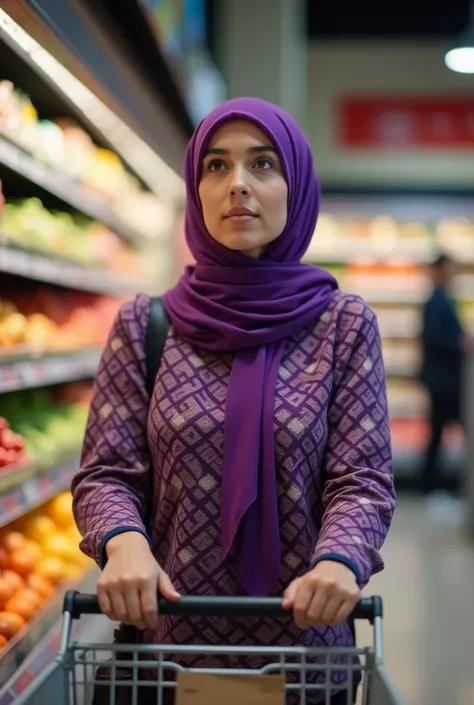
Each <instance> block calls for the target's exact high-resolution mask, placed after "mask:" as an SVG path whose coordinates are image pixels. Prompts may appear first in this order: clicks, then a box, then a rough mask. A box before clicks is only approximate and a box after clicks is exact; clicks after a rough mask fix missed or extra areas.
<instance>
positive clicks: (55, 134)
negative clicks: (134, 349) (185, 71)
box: [0, 0, 192, 705]
mask: <svg viewBox="0 0 474 705" xmlns="http://www.w3.org/2000/svg"><path fill="white" fill-rule="evenodd" d="M99 5H100V3H86V2H82V0H77V1H74V2H70V1H69V0H65V1H64V3H61V7H60V8H59V7H58V6H56V4H54V3H53V4H51V3H36V4H35V6H34V7H33V6H32V5H31V4H29V5H28V8H26V3H23V2H21V1H20V0H8V2H7V3H6V5H5V6H4V5H3V4H2V8H1V9H0V65H1V66H2V71H1V75H0V81H6V82H7V83H3V84H2V85H1V88H2V89H3V92H1V93H0V102H1V101H3V102H1V103H0V108H1V110H0V169H1V172H2V175H1V178H2V181H3V191H4V194H5V197H6V199H7V208H6V210H5V217H4V221H3V228H2V224H1V223H0V453H1V454H2V455H0V557H2V556H3V561H4V562H3V563H2V566H1V567H0V578H2V577H3V578H4V579H5V580H6V576H7V571H6V567H8V566H9V567H10V568H11V570H10V572H12V573H14V572H15V570H16V568H15V566H17V568H18V569H17V573H16V574H17V577H18V576H20V577H21V576H23V577H24V578H25V579H26V578H28V579H29V578H30V577H32V578H33V577H34V578H36V579H38V578H43V579H44V580H46V581H47V579H48V577H49V578H50V584H51V585H55V586H57V589H56V591H55V594H54V596H53V597H52V598H51V599H49V600H48V602H47V603H46V604H44V606H42V607H40V608H39V611H37V612H36V613H35V614H34V616H31V614H30V615H27V614H26V613H25V612H24V611H23V613H22V612H21V610H20V608H19V607H18V611H16V610H15V608H14V606H13V604H10V600H9V599H7V597H4V598H2V599H4V601H5V604H9V605H10V609H11V611H12V613H13V616H15V615H16V616H17V624H18V616H23V617H24V619H26V620H27V623H26V626H25V627H24V628H23V629H21V631H20V632H18V633H17V634H16V635H15V636H13V637H12V636H11V633H8V634H7V632H5V633H2V641H1V643H0V705H9V704H10V703H12V702H15V701H16V699H17V697H18V695H19V694H20V693H21V692H23V691H24V689H25V687H26V686H27V685H28V684H29V683H30V682H31V681H32V679H33V678H35V677H36V676H38V675H39V673H40V672H41V670H43V668H44V667H45V666H46V665H47V664H48V663H50V662H51V661H52V660H53V659H54V657H55V655H56V653H57V650H58V645H59V634H60V615H61V608H62V600H63V595H64V591H65V589H66V588H72V589H79V590H84V591H86V592H93V591H95V583H96V579H97V573H96V571H92V572H91V569H90V565H91V562H90V563H89V568H88V570H86V571H85V573H84V574H83V575H82V577H81V578H79V579H77V580H75V581H74V582H73V583H72V584H71V582H70V581H68V582H66V580H65V579H64V578H65V576H67V575H69V576H70V577H71V576H72V575H76V574H77V573H78V572H80V571H81V570H83V568H82V558H83V557H81V556H80V555H76V554H78V550H77V543H78V538H77V536H76V534H75V533H74V529H73V527H72V525H71V523H70V522H71V521H72V509H71V507H70V504H68V502H70V499H71V498H70V494H68V493H67V491H68V490H69V488H70V485H71V480H72V478H73V475H74V473H75V472H76V471H77V468H78V464H79V454H80V447H79V446H80V437H81V434H83V432H84V431H83V426H84V425H85V419H86V415H87V404H88V401H89V399H90V394H91V388H92V380H93V378H94V376H95V373H96V370H97V366H98V363H99V360H100V355H101V346H102V345H103V344H104V343H105V340H106V337H107V335H108V331H109V330H110V325H111V323H112V320H113V317H114V316H115V315H116V312H117V310H118V308H119V306H120V305H121V303H122V301H123V299H124V298H125V297H131V296H133V295H134V294H135V293H137V292H138V291H148V292H149V293H153V294H159V293H160V292H161V291H162V289H163V288H164V287H166V286H167V285H168V284H169V283H170V282H168V280H167V279H166V277H170V278H171V277H173V278H174V276H175V274H176V273H175V271H174V259H175V254H174V250H173V248H172V247H171V238H172V236H173V235H174V227H175V220H176V218H177V217H178V216H179V208H180V207H181V205H182V194H184V182H183V179H182V176H181V168H182V164H183V163H184V149H185V146H186V142H187V138H188V136H189V134H190V131H191V129H192V125H191V122H190V120H189V116H188V115H187V113H186V107H185V105H184V103H183V100H182V97H181V95H180V92H179V90H178V88H177V86H174V85H172V78H171V77H170V74H169V72H168V74H166V85H164V86H163V85H160V86H158V85H156V84H157V83H158V82H159V81H158V80H157V78H156V76H160V77H161V76H162V74H163V75H164V72H158V73H156V71H155V72H153V76H154V79H153V82H150V80H149V76H147V77H145V76H144V75H143V69H142V68H140V66H143V65H144V64H146V62H144V61H143V59H144V58H145V57H143V56H142V57H140V56H137V54H138V53H139V51H140V43H138V44H133V46H130V50H131V52H130V51H129V48H127V51H124V50H123V49H124V47H123V45H121V43H120V39H119V37H120V32H121V31H122V30H124V31H125V33H126V28H125V27H122V28H120V27H118V24H117V23H118V22H119V18H118V17H115V16H114V17H113V18H107V17H106V16H105V15H104V14H103V8H102V9H101V8H100V7H99ZM7 13H8V14H7ZM94 23H95V27H94ZM145 30H146V28H145ZM146 31H149V30H146ZM81 33H82V34H83V35H84V36H83V39H84V41H83V42H80V45H81V46H82V47H83V46H87V52H85V53H81V51H80V50H77V51H76V50H75V48H77V44H78V43H77V38H78V36H79V35H80V34H81ZM86 33H87V36H85V34H86ZM141 38H142V40H143V42H144V43H146V42H145V39H146V40H147V41H148V48H149V49H150V45H149V41H150V40H151V41H155V39H154V38H152V35H151V34H150V36H149V37H148V38H145V37H143V33H141ZM156 52H157V54H159V50H158V48H157V50H156ZM160 57H161V55H160ZM160 60H161V61H162V58H160ZM147 71H148V69H147ZM167 95H169V96H171V101H168V102H167V100H166V96H167ZM84 154H85V155H86V157H87V158H86V157H84ZM87 160H89V161H87ZM86 162H87V163H86ZM154 258H156V259H157V260H158V261H157V263H156V265H153V261H154ZM157 272H158V275H157ZM54 435H56V436H57V437H55V438H53V437H52V436H54ZM12 439H16V440H14V441H13V440H12ZM14 442H15V443H17V444H18V445H16V446H14V445H12V443H14ZM9 443H10V445H9ZM12 455H13V459H12V457H11V456H12ZM15 458H16V459H15ZM63 499H66V511H67V521H66V523H63V524H61V520H60V519H57V521H56V519H55V518H54V517H55V514H54V511H55V510H54V507H61V506H63V507H64V505H62V504H61V500H63ZM57 511H58V512H61V511H64V510H61V509H57ZM59 516H60V514H59ZM35 522H39V524H38V523H37V524H35ZM48 522H49V523H50V526H54V527H55V528H54V529H48V530H49V531H50V533H49V534H48V536H47V537H46V535H45V536H43V538H40V537H39V535H38V534H35V533H34V530H33V528H32V527H33V526H41V525H42V526H43V527H45V526H46V527H47V526H48ZM70 529H71V533H68V532H69V530H70ZM45 531H46V529H45ZM15 533H16V535H17V538H18V536H19V535H20V537H21V535H22V536H23V537H22V539H21V540H22V541H23V542H24V543H23V545H24V546H25V549H24V550H25V551H30V554H29V556H30V561H31V556H32V555H37V556H38V560H37V561H36V562H35V566H36V567H35V568H34V569H33V568H32V567H29V568H23V570H24V571H26V572H23V573H21V572H20V567H19V566H20V564H19V563H18V562H17V563H15V561H14V560H13V557H14V552H12V549H9V548H8V537H11V536H14V535H15ZM61 539H62V540H63V541H64V540H67V541H66V543H63V544H62V546H61ZM48 541H49V543H48ZM55 542H56V543H55ZM65 547H66V548H65ZM69 549H70V550H69ZM74 550H75V551H76V553H74ZM32 551H39V553H37V554H33V553H31V552H32ZM73 553H74V555H72V554H73ZM25 555H26V556H27V555H28V554H22V557H23V558H24V556H25ZM55 560H56V564H55V566H54V561H55ZM31 565H32V564H31ZM58 566H59V568H58ZM61 566H62V567H61ZM36 570H37V571H38V573H37V574H36V575H35V574H34V571H36ZM32 571H33V572H32ZM58 571H59V572H60V571H62V572H61V578H62V579H60V578H58V576H59V573H58ZM58 579H60V582H59V583H58V582H57V581H58ZM23 587H25V583H24V582H23ZM16 589H17V590H18V588H16ZM17 594H20V592H18V593H14V595H13V597H16V595H17ZM3 595H6V592H5V591H4V592H3ZM10 599H11V598H10ZM23 607H24V605H23ZM5 609H6V608H5V605H4V604H0V610H5ZM35 609H37V607H35ZM7 611H8V609H7ZM10 616H11V615H10ZM3 628H4V629H6V627H5V626H4V627H3ZM17 628H18V627H17ZM75 630H76V634H77V635H78V636H79V637H80V635H81V634H82V636H83V637H85V636H86V635H87V638H90V636H91V634H94V635H95V637H94V638H95V640H96V641H101V640H109V639H110V638H111V636H112V634H111V624H110V623H109V622H108V621H107V620H105V618H104V620H102V621H101V620H100V619H97V618H93V620H92V621H91V620H88V619H85V620H81V622H80V623H79V624H78V625H75ZM81 630H84V631H82V632H81ZM4 637H5V638H8V637H10V638H9V640H8V642H7V645H6V646H5V647H4V648H3V649H2V644H3V641H4Z"/></svg>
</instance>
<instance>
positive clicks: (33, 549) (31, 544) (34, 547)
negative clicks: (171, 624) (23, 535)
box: [26, 541, 43, 563]
mask: <svg viewBox="0 0 474 705" xmlns="http://www.w3.org/2000/svg"><path fill="white" fill-rule="evenodd" d="M26 545H27V547H28V553H29V554H30V555H31V556H32V557H33V559H34V561H35V563H37V562H38V561H39V560H40V559H41V558H42V557H43V549H42V548H41V546H40V545H39V543H36V541H27V542H26Z"/></svg>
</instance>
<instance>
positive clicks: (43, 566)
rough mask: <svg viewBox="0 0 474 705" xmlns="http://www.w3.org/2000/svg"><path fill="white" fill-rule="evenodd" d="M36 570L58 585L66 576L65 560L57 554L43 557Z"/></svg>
mask: <svg viewBox="0 0 474 705" xmlns="http://www.w3.org/2000/svg"><path fill="white" fill-rule="evenodd" d="M35 572H36V573H38V575H41V576H42V577H43V578H46V580H49V581H51V582H52V583H53V584H54V585H56V583H59V581H60V580H61V578H62V577H63V576H64V562H63V561H62V560H61V559H60V558H58V557H57V556H50V557H48V558H42V559H41V560H40V562H39V563H38V565H37V566H36V571H35Z"/></svg>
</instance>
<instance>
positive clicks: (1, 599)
mask: <svg viewBox="0 0 474 705" xmlns="http://www.w3.org/2000/svg"><path fill="white" fill-rule="evenodd" d="M15 592H16V588H14V587H13V585H11V584H10V583H9V582H8V581H7V580H5V578H3V577H0V609H1V608H2V607H3V605H4V604H5V602H7V601H8V600H9V599H10V598H11V597H13V595H14V594H15Z"/></svg>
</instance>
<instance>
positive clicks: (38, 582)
mask: <svg viewBox="0 0 474 705" xmlns="http://www.w3.org/2000/svg"><path fill="white" fill-rule="evenodd" d="M26 584H27V585H28V587H30V588H31V589H32V590H34V591H35V592H37V593H38V594H39V595H41V597H44V599H47V598H48V597H51V596H52V595H53V594H54V592H55V590H54V585H53V583H52V582H51V581H50V580H46V578H43V576H42V575H38V573H30V575H29V576H28V578H27V580H26Z"/></svg>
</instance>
